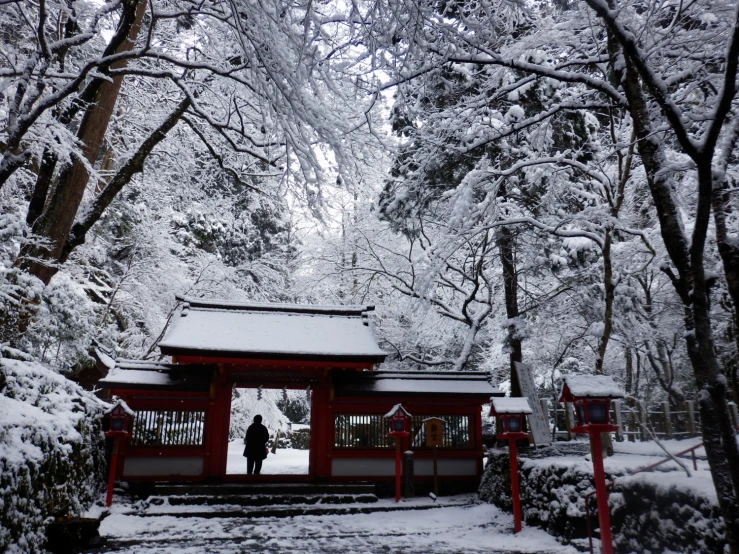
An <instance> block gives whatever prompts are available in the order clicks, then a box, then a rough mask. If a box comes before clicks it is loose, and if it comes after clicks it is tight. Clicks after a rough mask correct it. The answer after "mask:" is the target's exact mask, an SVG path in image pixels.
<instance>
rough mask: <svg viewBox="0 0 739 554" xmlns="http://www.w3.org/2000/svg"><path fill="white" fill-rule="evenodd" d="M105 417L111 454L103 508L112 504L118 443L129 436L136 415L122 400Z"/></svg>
mask: <svg viewBox="0 0 739 554" xmlns="http://www.w3.org/2000/svg"><path fill="white" fill-rule="evenodd" d="M105 415H106V417H107V418H108V430H107V431H106V432H105V436H106V437H112V438H113V454H112V456H111V458H110V472H109V474H108V491H107V493H106V495H105V506H106V507H110V505H111V504H112V503H113V485H114V484H115V474H116V471H117V469H118V451H119V450H120V442H121V440H122V439H125V438H128V437H130V436H131V428H132V425H133V418H134V417H135V416H136V414H135V413H134V412H133V410H131V408H129V407H128V405H127V404H126V403H125V402H124V401H123V400H120V399H119V400H118V401H117V402H116V403H115V404H113V406H112V407H111V408H109V409H108V410H106V411H105Z"/></svg>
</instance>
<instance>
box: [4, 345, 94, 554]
mask: <svg viewBox="0 0 739 554" xmlns="http://www.w3.org/2000/svg"><path fill="white" fill-rule="evenodd" d="M104 409H105V405H104V404H103V403H102V402H101V401H100V400H99V399H97V398H96V397H95V396H94V395H92V394H91V393H89V392H87V391H85V390H83V389H82V388H80V387H79V386H78V385H76V384H75V383H73V382H72V381H69V380H68V379H66V378H65V377H64V376H62V375H59V374H58V373H55V372H54V371H52V370H50V369H49V368H47V367H46V366H43V365H41V364H39V363H36V362H33V361H18V360H11V359H6V358H0V552H5V551H7V552H11V553H21V552H22V553H24V554H33V553H35V552H42V551H43V543H44V541H45V534H44V528H45V524H46V523H47V522H48V521H49V520H50V518H52V517H63V516H66V515H73V514H79V513H81V512H83V511H84V510H85V509H87V508H88V507H89V506H90V504H91V503H92V502H93V501H94V500H95V499H97V498H98V497H99V494H100V492H101V487H102V486H103V485H104V480H105V479H104V472H105V442H104V438H105V437H104V436H103V433H102V413H103V410H104Z"/></svg>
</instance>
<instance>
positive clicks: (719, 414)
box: [623, 57, 739, 554]
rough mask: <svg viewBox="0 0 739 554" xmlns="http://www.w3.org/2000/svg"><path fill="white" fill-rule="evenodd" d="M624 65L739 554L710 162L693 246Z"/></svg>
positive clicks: (710, 452) (706, 437) (634, 81)
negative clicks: (717, 311)
mask: <svg viewBox="0 0 739 554" xmlns="http://www.w3.org/2000/svg"><path fill="white" fill-rule="evenodd" d="M625 67H626V72H625V78H624V80H623V86H624V92H625V94H626V97H627V99H628V101H629V110H630V112H631V117H632V121H633V124H634V128H635V131H636V136H637V140H638V149H639V154H640V156H641V159H642V162H643V164H644V168H645V170H646V175H647V183H648V185H649V188H650V191H651V194H652V199H653V201H654V205H655V208H656V211H657V216H658V219H659V223H660V228H661V235H662V238H663V241H664V244H665V247H666V249H667V252H668V254H669V256H670V260H671V261H672V263H673V265H674V266H675V268H676V269H677V275H675V274H674V273H672V272H671V271H670V270H667V271H666V272H667V274H668V276H669V277H670V278H671V280H672V283H673V285H674V287H675V290H676V292H677V293H678V295H679V296H680V299H681V300H682V303H683V310H684V322H685V330H686V333H685V339H686V345H687V350H688V356H689V358H690V361H691V365H692V366H693V373H694V375H695V379H696V383H697V386H698V390H699V398H698V400H699V407H700V414H701V428H702V433H703V442H704V445H705V449H706V456H707V458H708V463H709V466H710V468H711V477H712V479H713V484H714V487H715V488H716V493H717V496H718V501H719V506H720V507H721V512H722V515H723V517H724V523H725V527H726V539H727V543H728V544H729V548H730V551H731V553H732V554H739V452H736V453H735V451H737V446H736V435H735V434H732V435H731V437H729V431H730V428H731V420H730V419H729V413H728V407H727V405H726V380H725V379H723V376H722V375H721V374H720V372H719V365H718V361H717V358H716V354H715V351H714V344H713V337H712V335H711V327H710V315H709V311H708V291H707V288H706V283H705V275H704V269H703V248H704V241H705V229H706V227H707V219H708V217H709V216H710V205H709V206H708V209H709V211H706V202H707V201H708V202H710V199H711V187H712V176H711V168H710V160H709V162H708V164H707V165H708V167H707V168H705V167H704V168H701V167H700V166H699V176H698V177H699V209H698V213H697V216H696V232H694V235H693V240H692V241H691V243H690V246H689V243H688V239H687V235H686V232H685V229H684V228H683V225H682V220H681V218H680V213H679V210H678V206H677V205H676V204H675V202H674V199H673V192H672V191H673V189H672V184H671V183H670V181H669V179H670V178H671V177H670V175H671V172H670V170H669V163H667V160H666V158H665V154H664V151H663V146H662V143H661V142H660V138H659V135H658V134H657V133H655V132H653V129H652V125H651V121H650V119H649V111H648V108H647V102H646V98H645V95H644V92H643V90H642V88H641V83H640V81H639V77H638V75H637V73H636V70H635V69H634V67H633V64H632V62H631V60H629V59H628V57H626V59H625ZM706 179H707V180H708V183H706ZM706 193H707V194H708V197H707V198H706V197H705V194H706ZM722 440H723V443H724V444H722ZM728 443H731V444H728ZM732 444H733V446H732ZM732 466H733V467H732Z"/></svg>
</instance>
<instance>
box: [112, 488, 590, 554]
mask: <svg viewBox="0 0 739 554" xmlns="http://www.w3.org/2000/svg"><path fill="white" fill-rule="evenodd" d="M439 500H440V501H441V502H444V501H445V499H443V498H442V499H439ZM455 500H456V501H459V497H457V498H456V499H455ZM470 500H472V497H470ZM414 503H419V506H421V505H422V503H423V504H426V503H430V500H428V499H417V500H415V501H414ZM100 533H101V534H102V535H103V536H105V537H107V538H108V539H109V544H108V546H107V547H106V548H104V549H102V550H100V551H99V552H119V553H126V554H134V553H136V554H153V553H158V554H196V553H216V552H217V553H220V554H236V553H246V552H266V553H275V554H278V553H279V554H282V553H285V554H287V553H289V554H375V553H376V554H380V553H382V554H387V553H406V554H454V553H465V554H467V553H475V552H480V553H481V552H485V553H486V554H507V553H511V554H512V553H520V554H524V553H527V554H544V553H546V554H576V550H575V549H574V548H572V547H569V546H563V545H561V544H559V543H558V542H557V541H556V540H555V539H554V538H552V537H551V536H549V535H547V534H546V533H544V532H543V531H541V530H540V529H534V528H524V530H523V531H522V532H521V533H519V534H518V535H514V534H513V533H512V516H511V515H510V514H507V513H505V512H501V511H500V510H499V509H498V508H496V507H495V506H493V505H490V504H468V505H463V506H459V505H457V506H448V507H442V508H438V509H431V510H428V509H427V510H421V509H418V510H408V511H401V512H375V513H370V514H356V515H320V516H295V517H290V518H257V519H254V518H250V519H246V518H230V519H229V518H217V517H216V518H194V517H186V518H177V517H172V516H158V517H151V516H149V517H142V516H138V515H128V514H123V513H115V511H114V512H113V513H112V514H111V515H110V516H109V517H107V518H105V519H104V520H103V522H102V525H101V527H100Z"/></svg>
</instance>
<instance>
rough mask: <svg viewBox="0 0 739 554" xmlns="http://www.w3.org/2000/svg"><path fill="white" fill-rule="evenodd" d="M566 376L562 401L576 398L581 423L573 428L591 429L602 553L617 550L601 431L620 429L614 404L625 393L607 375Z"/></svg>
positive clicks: (574, 401) (580, 430) (575, 430)
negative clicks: (614, 418) (614, 419)
mask: <svg viewBox="0 0 739 554" xmlns="http://www.w3.org/2000/svg"><path fill="white" fill-rule="evenodd" d="M563 379H564V385H563V386H562V394H561V395H560V399H559V401H560V402H572V403H573V405H574V406H575V419H576V420H577V425H576V426H575V427H573V428H572V429H571V431H572V432H573V433H587V434H588V435H589V437H590V449H591V451H592V455H593V480H594V482H595V501H596V504H597V506H598V525H599V526H600V542H601V552H602V554H613V537H612V536H611V516H610V512H609V511H608V490H607V489H606V473H605V470H604V469H603V443H602V442H601V434H602V433H613V432H615V431H617V430H618V425H611V424H610V413H611V409H610V406H611V400H612V399H614V398H623V397H624V393H623V391H621V389H620V388H619V386H618V385H617V384H616V382H615V381H614V380H613V379H612V378H611V377H607V376H606V375H567V376H564V377H563Z"/></svg>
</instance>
